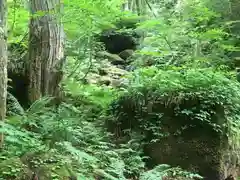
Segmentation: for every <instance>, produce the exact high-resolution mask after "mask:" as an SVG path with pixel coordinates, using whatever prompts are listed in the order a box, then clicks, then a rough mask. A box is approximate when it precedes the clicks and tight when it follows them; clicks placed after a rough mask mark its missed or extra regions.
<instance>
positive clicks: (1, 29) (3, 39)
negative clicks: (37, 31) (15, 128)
mask: <svg viewBox="0 0 240 180" xmlns="http://www.w3.org/2000/svg"><path fill="white" fill-rule="evenodd" d="M6 21H7V2H6V0H0V121H4V119H5V116H6V99H7V22H6ZM3 139H4V138H3V134H0V148H2V146H3Z"/></svg>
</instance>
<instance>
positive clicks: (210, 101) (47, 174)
mask: <svg viewBox="0 0 240 180" xmlns="http://www.w3.org/2000/svg"><path fill="white" fill-rule="evenodd" d="M139 2H140V4H139ZM123 3H124V2H123V1H120V0H113V1H111V0H101V1H96V0H88V1H82V0H71V1H65V2H64V13H63V14H62V16H61V19H62V22H63V26H64V32H65V36H66V37H65V49H64V50H65V52H64V53H65V56H66V62H65V64H64V76H63V80H62V81H61V84H60V86H61V90H62V97H61V99H60V100H58V102H57V103H56V102H55V103H53V101H52V100H53V97H42V98H40V99H38V100H37V101H35V102H34V103H32V104H31V105H30V106H28V105H27V103H28V102H27V101H28V100H27V99H26V96H25V88H26V87H25V86H24V83H21V82H24V81H25V79H24V77H23V76H22V74H23V73H22V72H23V71H24V67H25V63H26V61H27V60H28V52H29V51H28V50H29V44H30V43H29V40H28V38H27V37H28V34H29V26H28V23H29V18H30V17H29V7H28V2H27V1H24V0H13V1H10V0H9V1H8V45H9V46H8V51H9V55H8V59H9V63H8V74H9V79H12V81H11V82H10V83H9V89H8V90H9V91H8V99H7V100H8V101H7V102H8V103H7V118H6V120H5V121H4V122H2V121H1V122H0V123H1V127H0V132H1V133H4V135H5V142H4V148H3V149H2V150H1V151H0V179H3V180H8V179H9V180H13V179H16V180H28V179H29V180H30V179H34V180H50V179H51V180H58V179H59V180H60V179H64V178H68V179H79V180H84V179H89V180H91V179H92V180H100V179H106V180H127V179H129V180H130V179H132V180H133V179H134V180H157V179H209V180H210V179H211V178H212V180H213V179H217V180H224V179H225V178H227V176H229V177H230V176H231V175H232V176H234V177H235V178H237V176H240V170H239V168H240V153H239V147H240V91H239V90H240V84H239V81H240V79H239V78H240V77H239V76H240V74H238V73H236V72H235V70H236V69H238V68H239V67H238V66H239V65H240V64H239V62H238V61H239V42H240V40H239V31H238V29H239V28H240V26H239V25H238V21H239V19H240V16H239V15H238V10H240V5H239V4H238V3H237V2H236V3H235V2H231V3H230V2H229V1H227V0H223V1H222V4H221V5H219V2H218V1H217V0H213V1H211V0H203V1H198V0H178V1H175V0H161V1H153V0H151V1H150V0H149V1H138V0H132V1H130V0H129V1H128V4H130V5H131V4H132V5H134V4H135V6H133V7H132V8H131V7H127V8H126V7H125V8H122V5H123ZM229 7H231V9H230V8H229ZM123 9H125V10H123ZM39 14H40V16H41V15H42V14H41V12H40V13H39ZM108 37H110V38H108ZM15 74H18V75H19V74H20V75H19V76H15ZM16 84H18V85H16ZM19 84H20V85H19ZM10 86H12V87H10ZM170 139H171V140H170ZM172 139H174V140H172ZM194 140H196V142H195V141H194ZM179 142H180V143H179ZM178 144H180V145H178ZM170 146H171V148H170V149H168V148H169V147H170ZM180 146H181V147H180ZM190 146H191V147H196V151H195V150H192V149H190V148H189V147H190ZM212 146H213V147H212ZM174 149H177V150H176V151H174ZM179 151H182V152H184V153H185V154H187V155H188V157H187V158H185V157H184V158H185V159H184V158H183V160H182V159H181V160H180V159H179V158H181V157H180V156H185V154H184V155H181V154H179ZM210 151H211V152H210ZM226 152H227V153H228V157H227V158H226V159H231V158H235V159H236V160H232V159H231V160H229V161H228V162H225V161H226V159H224V158H225V156H226ZM197 153H200V155H199V157H197V156H196V154H197ZM169 154H170V155H169ZM229 154H230V155H229ZM170 157H172V158H170ZM202 159H206V161H204V162H203V163H200V162H201V161H202ZM222 159H224V160H222ZM233 161H234V162H233ZM228 163H230V164H231V163H233V164H234V168H235V169H234V168H233V170H232V171H231V172H230V171H228V172H227V173H226V174H224V175H223V176H221V177H220V176H218V175H216V174H218V172H219V171H220V170H219V169H221V168H225V166H227V165H226V164H228ZM219 164H220V165H219ZM192 165H193V166H194V167H192ZM190 166H191V167H190ZM206 166H207V168H205V167H206ZM220 166H221V167H220ZM235 166H236V167H235ZM231 167H232V166H231ZM204 168H205V169H204ZM237 169H238V170H237ZM229 180H231V179H229Z"/></svg>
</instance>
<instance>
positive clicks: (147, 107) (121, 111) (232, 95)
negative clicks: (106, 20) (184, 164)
mask: <svg viewBox="0 0 240 180" xmlns="http://www.w3.org/2000/svg"><path fill="white" fill-rule="evenodd" d="M239 88H240V85H239V83H238V82H237V81H234V80H232V79H229V78H228V77H226V74H224V73H222V72H220V71H216V70H212V69H184V68H182V69H176V68H175V69H167V70H159V69H158V68H156V67H150V68H144V69H139V70H137V71H135V72H133V74H132V76H131V77H130V83H129V88H128V89H126V90H125V94H124V95H123V96H121V97H120V98H119V99H118V100H117V101H115V102H114V103H113V104H112V112H113V113H114V116H115V117H117V119H118V121H120V122H121V123H122V124H127V123H128V121H131V124H134V126H133V127H134V129H135V131H136V130H137V129H140V131H142V132H145V133H146V134H148V136H149V133H150V134H151V135H150V136H151V138H152V139H154V138H153V137H155V138H156V139H158V138H159V137H161V136H163V135H164V129H161V127H162V126H161V123H162V122H164V118H166V115H165V111H167V112H168V115H169V113H170V112H172V115H171V114H170V118H173V117H175V118H176V117H177V118H178V119H179V121H178V122H179V123H180V124H181V121H182V123H183V124H188V125H189V127H190V126H191V125H197V126H201V124H202V123H203V124H209V125H211V126H212V129H214V130H215V131H217V132H224V133H225V132H226V129H225V125H229V129H228V130H227V133H228V135H231V136H232V137H239V131H237V130H236V128H238V127H239V126H240V124H239V116H238V114H239V106H240V101H239V99H240V94H239ZM217 107H222V108H223V111H224V112H219V111H218V110H216V109H218V108H217ZM168 108H169V110H170V112H169V110H168ZM129 109H131V111H130V110H129ZM221 111H222V110H221ZM219 113H220V114H221V113H223V114H224V115H225V117H224V118H226V120H227V121H226V122H224V123H223V122H219V120H217V121H216V119H214V118H213V117H214V116H215V115H216V114H219ZM171 116H172V117H171ZM181 119H182V120H181ZM118 123H119V122H118ZM224 124H225V125H224ZM230 124H231V125H230ZM123 126H124V125H123ZM125 128H126V126H125ZM129 128H130V127H129ZM183 130H184V129H183ZM178 131H180V129H174V130H173V133H178ZM147 132H148V133H147ZM230 139H231V138H230ZM233 139H234V142H232V143H233V144H238V142H239V141H237V140H236V139H235V138H233Z"/></svg>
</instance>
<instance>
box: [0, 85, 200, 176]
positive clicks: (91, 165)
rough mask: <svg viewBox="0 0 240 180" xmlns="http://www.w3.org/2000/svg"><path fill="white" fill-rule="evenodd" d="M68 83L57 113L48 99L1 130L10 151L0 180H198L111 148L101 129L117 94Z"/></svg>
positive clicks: (127, 148) (126, 149)
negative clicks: (148, 165)
mask: <svg viewBox="0 0 240 180" xmlns="http://www.w3.org/2000/svg"><path fill="white" fill-rule="evenodd" d="M68 82H69V83H67V84H65V89H66V92H67V93H68V94H69V95H70V97H69V98H68V101H65V102H62V103H61V104H60V105H59V106H58V107H52V106H50V105H49V102H50V100H51V98H43V99H41V100H39V101H36V102H35V103H34V104H32V106H31V107H30V108H29V109H28V110H25V111H24V112H22V115H18V114H15V115H14V114H12V116H10V117H8V119H7V121H6V122H5V123H4V124H2V126H1V128H0V132H3V133H4V134H5V150H4V151H2V152H1V153H0V159H1V163H0V172H1V173H0V179H17V180H18V179H19V180H20V179H30V178H31V177H33V176H34V174H35V175H36V176H38V178H39V179H41V180H49V179H54V180H55V179H56V180H57V179H64V177H65V178H66V177H68V178H70V177H75V178H77V179H79V180H83V179H88V180H91V179H92V180H95V179H106V180H107V179H109V180H126V179H140V180H145V179H150V180H155V179H161V178H164V177H167V176H170V177H174V179H177V176H179V177H183V179H187V178H189V179H191V178H192V177H197V175H195V174H191V173H187V172H185V171H183V170H182V169H181V168H171V167H170V166H168V165H160V166H158V167H156V168H155V169H153V170H146V168H145V164H144V161H143V159H142V157H141V156H140V153H141V151H140V150H138V149H136V148H134V146H133V144H132V143H127V144H122V145H120V146H116V145H115V144H113V143H111V140H110V139H111V135H110V134H108V133H107V131H106V130H105V128H104V127H103V126H102V125H101V124H102V123H101V122H103V120H104V110H105V108H106V107H107V106H108V104H109V103H110V102H111V101H112V97H113V96H112V95H113V94H112V93H117V92H116V91H115V92H113V90H112V91H111V90H107V89H104V88H100V87H94V86H85V85H81V86H78V85H76V84H75V86H74V82H71V83H70V81H68ZM73 86H74V88H73V89H74V90H75V91H74V92H73V91H71V89H72V87H73ZM77 89H78V90H77ZM83 90H84V91H83ZM77 92H84V93H82V94H80V93H77ZM99 96H101V97H102V101H100V99H99V98H98V97H99ZM103 97H104V98H103ZM70 102H71V103H70ZM86 102H88V103H86ZM74 104H75V105H74ZM169 179H171V178H169Z"/></svg>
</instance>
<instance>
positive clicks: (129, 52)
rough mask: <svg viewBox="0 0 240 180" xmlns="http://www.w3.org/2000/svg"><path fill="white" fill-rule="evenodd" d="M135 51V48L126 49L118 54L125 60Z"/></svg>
mask: <svg viewBox="0 0 240 180" xmlns="http://www.w3.org/2000/svg"><path fill="white" fill-rule="evenodd" d="M133 53H134V50H132V49H126V50H124V51H122V52H120V53H119V54H118V55H119V57H121V58H122V59H124V60H127V59H128V58H129V57H130V56H132V54H133Z"/></svg>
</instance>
